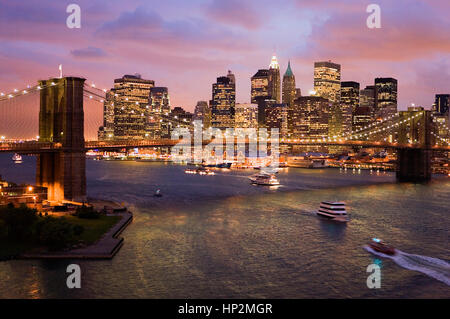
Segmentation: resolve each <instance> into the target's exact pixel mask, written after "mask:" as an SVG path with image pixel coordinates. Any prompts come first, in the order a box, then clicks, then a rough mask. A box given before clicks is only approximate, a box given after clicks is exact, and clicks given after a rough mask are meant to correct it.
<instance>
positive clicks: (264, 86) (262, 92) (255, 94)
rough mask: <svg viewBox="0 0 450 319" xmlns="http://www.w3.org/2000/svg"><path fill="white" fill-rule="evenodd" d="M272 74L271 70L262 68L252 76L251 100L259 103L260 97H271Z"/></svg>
mask: <svg viewBox="0 0 450 319" xmlns="http://www.w3.org/2000/svg"><path fill="white" fill-rule="evenodd" d="M269 82H270V74H269V70H266V69H261V70H258V72H256V73H255V75H253V76H252V78H251V86H252V87H251V102H252V103H258V99H260V98H262V99H267V98H270V92H269Z"/></svg>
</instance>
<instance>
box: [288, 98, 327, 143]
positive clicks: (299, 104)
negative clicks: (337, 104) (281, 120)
mask: <svg viewBox="0 0 450 319" xmlns="http://www.w3.org/2000/svg"><path fill="white" fill-rule="evenodd" d="M330 104H331V103H330V101H328V100H327V99H325V98H322V97H319V96H302V97H299V98H297V99H296V100H295V101H294V105H293V106H292V107H290V108H289V113H288V128H289V133H290V136H291V137H293V138H312V139H324V138H327V137H328V129H329V124H328V123H329V119H330V108H331V106H330Z"/></svg>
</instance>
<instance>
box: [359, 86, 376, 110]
mask: <svg viewBox="0 0 450 319" xmlns="http://www.w3.org/2000/svg"><path fill="white" fill-rule="evenodd" d="M375 95H376V91H375V86H374V85H369V86H366V87H365V88H364V89H363V90H361V91H359V106H361V107H368V108H369V110H370V114H371V116H372V117H373V118H375V117H374V114H375Z"/></svg>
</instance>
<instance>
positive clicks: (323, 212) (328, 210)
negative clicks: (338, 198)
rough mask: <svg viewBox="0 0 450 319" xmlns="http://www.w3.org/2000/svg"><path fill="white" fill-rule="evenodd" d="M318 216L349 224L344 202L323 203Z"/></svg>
mask: <svg viewBox="0 0 450 319" xmlns="http://www.w3.org/2000/svg"><path fill="white" fill-rule="evenodd" d="M317 215H319V216H321V217H324V218H327V219H330V220H335V221H339V222H348V220H349V218H348V214H347V211H346V210H345V203H343V202H321V203H320V207H319V210H318V211H317Z"/></svg>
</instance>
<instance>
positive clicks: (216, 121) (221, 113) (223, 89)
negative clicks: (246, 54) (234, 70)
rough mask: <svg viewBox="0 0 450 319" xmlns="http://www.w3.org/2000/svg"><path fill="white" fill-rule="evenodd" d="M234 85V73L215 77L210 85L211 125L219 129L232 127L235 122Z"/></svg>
mask: <svg viewBox="0 0 450 319" xmlns="http://www.w3.org/2000/svg"><path fill="white" fill-rule="evenodd" d="M235 103H236V85H235V83H234V75H233V74H231V73H228V75H227V76H221V77H218V78H217V82H216V83H214V84H213V85H212V100H211V102H210V105H211V126H212V127H217V128H221V129H225V128H233V127H234V124H235V120H234V115H235Z"/></svg>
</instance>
